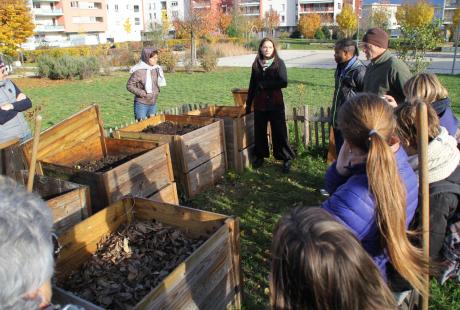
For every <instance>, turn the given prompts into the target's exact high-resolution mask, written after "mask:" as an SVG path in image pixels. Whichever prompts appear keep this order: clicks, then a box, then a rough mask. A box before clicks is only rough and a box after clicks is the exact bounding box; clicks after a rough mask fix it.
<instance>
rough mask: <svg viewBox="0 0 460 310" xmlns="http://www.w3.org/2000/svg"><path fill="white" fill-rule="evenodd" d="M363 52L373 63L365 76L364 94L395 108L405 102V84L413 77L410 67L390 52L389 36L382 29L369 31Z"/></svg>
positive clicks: (364, 40) (363, 44)
mask: <svg viewBox="0 0 460 310" xmlns="http://www.w3.org/2000/svg"><path fill="white" fill-rule="evenodd" d="M362 50H363V52H364V53H365V54H366V58H367V59H368V60H370V61H371V63H370V64H369V65H368V67H367V71H366V75H365V76H364V87H363V91H364V92H370V93H374V94H376V95H378V96H381V97H385V99H386V100H387V101H388V103H390V104H391V105H393V106H396V105H398V104H401V103H403V102H404V99H405V96H404V93H403V88H404V84H405V83H406V81H407V80H408V79H409V78H410V77H411V76H412V74H411V72H410V70H409V67H408V66H407V65H406V64H405V63H404V62H403V61H402V60H400V59H398V58H397V57H396V56H394V55H392V54H391V53H390V52H389V51H388V34H387V33H386V32H385V31H384V30H382V29H380V28H372V29H369V30H368V31H367V32H366V34H365V35H364V37H363V43H362Z"/></svg>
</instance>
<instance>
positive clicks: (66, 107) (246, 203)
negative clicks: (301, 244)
mask: <svg viewBox="0 0 460 310" xmlns="http://www.w3.org/2000/svg"><path fill="white" fill-rule="evenodd" d="M249 74H250V71H249V69H248V68H236V69H221V70H218V71H217V72H213V73H193V74H187V73H174V74H166V79H167V81H168V86H167V87H165V88H162V90H161V93H160V97H159V107H160V110H164V109H167V108H170V107H174V106H177V105H180V104H183V103H216V104H228V105H231V104H233V98H232V94H231V91H230V90H231V89H232V88H235V87H240V88H241V87H247V85H248V81H249ZM288 75H289V87H288V88H287V89H286V90H285V92H284V94H285V101H286V104H287V105H288V106H289V107H293V106H301V105H304V104H309V105H313V106H327V105H329V102H330V100H331V98H332V93H333V71H332V70H324V69H291V68H289V69H288ZM127 78H128V73H117V74H115V75H114V76H111V77H97V78H94V79H92V80H85V81H72V82H64V83H63V82H53V81H48V82H45V83H42V84H44V85H41V86H38V85H35V84H37V83H36V82H37V81H34V80H22V81H18V83H19V84H20V86H21V88H22V89H23V91H24V92H25V93H26V94H27V95H29V96H30V97H31V98H32V101H33V103H34V105H41V106H42V108H43V111H42V114H43V115H44V120H45V124H46V126H47V127H48V126H50V125H52V124H55V123H57V122H59V121H61V120H62V119H64V118H66V117H68V116H70V115H71V114H73V113H75V112H76V111H78V110H80V109H81V108H82V107H84V106H86V105H88V104H91V103H97V104H99V105H100V107H101V111H102V117H103V121H104V123H105V126H106V127H110V126H117V125H120V124H123V123H125V122H127V121H131V120H132V118H133V116H132V110H133V107H132V105H133V103H132V100H133V98H132V95H131V94H130V93H128V92H127V91H126V88H125V84H126V80H127ZM440 78H441V80H442V83H443V84H444V85H445V86H446V87H447V88H448V90H449V92H450V96H451V98H452V101H453V107H454V111H455V112H456V114H457V115H460V76H448V75H441V76H440ZM34 85H35V86H34ZM280 169H281V167H280V164H279V163H277V162H275V161H274V160H273V159H270V160H269V161H268V162H267V163H266V165H264V167H262V168H261V169H259V170H256V171H254V170H251V169H248V170H246V171H245V172H244V173H242V174H240V175H238V174H235V173H234V172H232V171H229V172H228V173H227V174H226V175H225V177H223V178H222V180H221V181H220V182H219V183H218V184H217V185H216V186H215V187H213V188H210V189H209V190H207V191H205V192H204V193H202V194H200V195H198V196H197V197H196V198H194V199H193V200H192V201H189V202H187V204H188V205H191V206H193V207H196V208H199V209H203V210H211V211H215V212H220V213H223V214H229V215H236V216H238V217H240V219H241V258H242V269H243V278H244V293H245V294H244V308H245V309H264V308H267V307H268V295H267V289H268V274H269V268H270V252H269V251H270V242H271V234H272V231H273V227H274V225H275V223H276V222H277V221H278V219H279V218H280V216H281V215H282V214H283V213H285V212H286V211H288V210H289V209H291V208H293V207H295V206H314V205H319V204H320V203H321V199H322V197H321V196H320V195H319V194H318V193H317V189H318V188H321V187H322V185H323V177H324V171H325V169H326V164H325V163H324V161H323V159H322V157H321V156H318V152H315V151H313V150H308V151H305V150H303V149H302V148H301V149H300V150H299V155H298V157H297V159H296V160H295V161H294V164H293V167H292V172H291V173H290V174H288V175H285V174H282V173H281V172H280ZM431 309H446V310H447V309H449V310H451V309H460V289H459V287H458V283H454V282H448V283H447V284H446V285H445V286H439V285H437V284H433V285H432V301H431Z"/></svg>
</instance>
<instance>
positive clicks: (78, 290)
mask: <svg viewBox="0 0 460 310" xmlns="http://www.w3.org/2000/svg"><path fill="white" fill-rule="evenodd" d="M203 242H204V240H201V239H198V240H192V239H190V238H187V237H185V236H184V234H183V233H182V232H181V231H179V230H177V229H175V228H172V227H170V226H166V225H163V224H161V223H159V222H156V221H139V220H135V221H133V222H132V223H131V225H129V226H127V224H126V225H122V226H121V227H120V229H119V230H118V231H117V232H115V233H112V234H110V235H109V236H107V237H106V238H105V239H104V240H102V241H101V243H100V244H99V245H98V250H97V251H96V253H95V254H94V255H93V256H92V257H91V259H89V260H88V261H87V262H86V263H84V264H83V266H82V267H81V268H80V270H78V271H77V272H74V273H73V274H71V275H70V276H69V277H68V278H67V279H66V280H64V281H62V283H58V286H60V287H62V288H64V289H66V290H68V291H71V292H73V293H74V294H76V295H78V296H80V297H82V298H84V299H86V300H89V301H91V302H93V303H95V304H97V305H100V306H102V307H104V308H109V309H128V308H130V307H133V306H135V305H136V304H137V303H138V302H139V301H140V300H141V299H142V298H144V297H145V296H146V295H147V294H148V293H149V292H151V291H152V290H153V289H154V288H155V287H156V286H157V285H158V284H159V283H160V282H161V281H162V280H163V279H164V278H165V277H166V276H167V275H168V274H169V273H170V272H171V271H172V270H174V268H176V267H177V266H178V265H179V264H180V263H181V262H183V261H184V260H185V259H186V258H187V257H188V256H190V255H191V254H192V253H193V252H194V251H195V250H196V249H197V248H198V247H199V246H200V245H201V244H202V243H203Z"/></svg>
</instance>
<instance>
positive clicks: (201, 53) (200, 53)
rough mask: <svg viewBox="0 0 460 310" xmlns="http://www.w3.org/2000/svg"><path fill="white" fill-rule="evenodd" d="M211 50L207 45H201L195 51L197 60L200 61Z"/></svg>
mask: <svg viewBox="0 0 460 310" xmlns="http://www.w3.org/2000/svg"><path fill="white" fill-rule="evenodd" d="M210 50H211V47H210V46H209V44H201V45H200V46H199V47H198V48H197V49H196V57H197V58H198V59H201V58H203V57H204V55H206V54H207V53H209V51H210Z"/></svg>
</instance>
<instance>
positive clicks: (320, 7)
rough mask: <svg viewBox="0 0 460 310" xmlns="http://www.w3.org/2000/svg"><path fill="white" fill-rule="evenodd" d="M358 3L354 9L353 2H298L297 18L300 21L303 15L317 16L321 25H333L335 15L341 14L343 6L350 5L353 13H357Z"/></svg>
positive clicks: (326, 0)
mask: <svg viewBox="0 0 460 310" xmlns="http://www.w3.org/2000/svg"><path fill="white" fill-rule="evenodd" d="M360 3H361V2H359V3H358V8H356V3H355V1H354V0H353V1H350V0H299V9H298V18H299V19H300V16H302V15H304V14H319V16H320V17H321V24H322V25H327V26H329V25H334V24H335V23H336V18H337V15H339V14H340V12H342V8H343V6H344V5H345V4H350V5H352V6H353V7H354V10H355V12H356V11H357V10H358V13H359V11H360V8H359V7H360ZM358 13H357V14H358Z"/></svg>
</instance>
